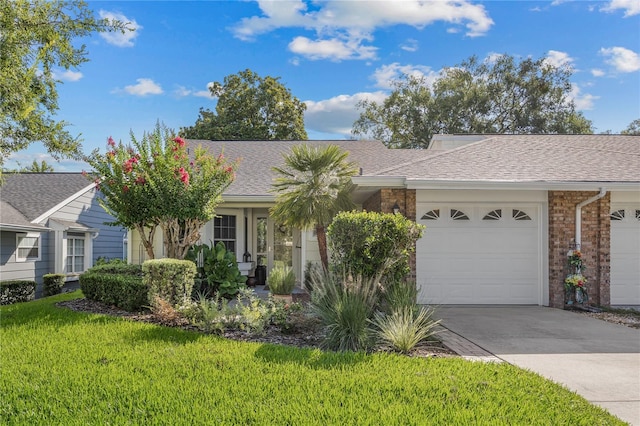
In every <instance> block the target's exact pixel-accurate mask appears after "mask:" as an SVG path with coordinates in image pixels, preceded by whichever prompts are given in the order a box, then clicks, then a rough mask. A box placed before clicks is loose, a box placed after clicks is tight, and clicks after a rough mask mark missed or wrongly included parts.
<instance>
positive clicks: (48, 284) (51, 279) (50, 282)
mask: <svg viewBox="0 0 640 426" xmlns="http://www.w3.org/2000/svg"><path fill="white" fill-rule="evenodd" d="M65 278H66V275H65V274H45V275H43V276H42V282H43V285H42V291H43V294H44V296H45V297H47V296H53V295H54V294H60V293H61V292H62V287H63V286H64V280H65Z"/></svg>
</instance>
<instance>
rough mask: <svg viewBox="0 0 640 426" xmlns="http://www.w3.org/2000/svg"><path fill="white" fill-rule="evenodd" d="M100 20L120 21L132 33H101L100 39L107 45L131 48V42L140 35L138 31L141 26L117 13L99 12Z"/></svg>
mask: <svg viewBox="0 0 640 426" xmlns="http://www.w3.org/2000/svg"><path fill="white" fill-rule="evenodd" d="M98 14H99V15H100V18H102V19H108V20H110V21H113V20H116V21H121V22H123V23H125V24H127V25H126V26H127V28H130V29H132V31H125V32H124V33H123V32H121V31H113V32H102V33H100V37H102V38H103V39H105V40H106V41H107V43H109V44H113V45H114V46H118V47H133V41H134V40H135V39H136V37H138V34H140V30H141V29H142V25H140V24H138V23H137V22H136V21H135V19H129V18H127V17H126V16H124V15H123V14H122V13H119V12H108V11H106V10H101V11H100V12H98Z"/></svg>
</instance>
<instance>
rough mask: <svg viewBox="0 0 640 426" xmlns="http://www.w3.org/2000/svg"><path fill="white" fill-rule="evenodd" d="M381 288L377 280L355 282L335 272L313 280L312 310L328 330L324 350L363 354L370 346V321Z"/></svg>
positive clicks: (361, 279) (358, 280) (367, 278)
mask: <svg viewBox="0 0 640 426" xmlns="http://www.w3.org/2000/svg"><path fill="white" fill-rule="evenodd" d="M378 285H379V284H378V279H377V277H374V278H369V277H362V276H358V277H356V278H355V279H354V278H350V277H348V278H344V276H343V277H340V276H338V275H337V274H335V273H326V274H323V275H322V276H319V277H318V279H316V280H314V283H313V289H314V290H313V293H312V294H311V307H312V309H313V311H314V312H315V313H316V314H317V315H318V316H319V317H320V320H321V321H322V323H323V325H324V327H325V329H326V337H325V341H324V342H323V346H324V347H325V348H327V349H332V350H339V351H348V350H350V351H360V350H367V349H369V348H370V347H371V344H372V330H371V327H370V326H369V325H370V323H369V320H370V319H371V318H372V316H373V312H374V310H375V307H376V305H377V303H378Z"/></svg>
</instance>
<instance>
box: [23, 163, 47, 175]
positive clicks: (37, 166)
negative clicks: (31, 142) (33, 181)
mask: <svg viewBox="0 0 640 426" xmlns="http://www.w3.org/2000/svg"><path fill="white" fill-rule="evenodd" d="M20 171H21V172H32V173H50V172H53V166H51V165H50V164H48V163H47V162H46V161H44V160H42V161H41V162H40V163H38V162H37V161H36V160H33V163H31V165H30V166H29V167H23V168H21V169H20Z"/></svg>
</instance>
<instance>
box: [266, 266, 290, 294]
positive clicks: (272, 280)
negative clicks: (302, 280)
mask: <svg viewBox="0 0 640 426" xmlns="http://www.w3.org/2000/svg"><path fill="white" fill-rule="evenodd" d="M267 285H268V286H269V291H270V292H271V293H273V294H279V295H286V294H291V293H292V292H293V288H294V287H295V285H296V274H295V273H294V272H293V269H292V268H291V267H289V266H285V265H283V264H278V265H276V266H274V267H273V268H272V269H271V272H269V276H268V277H267Z"/></svg>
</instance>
